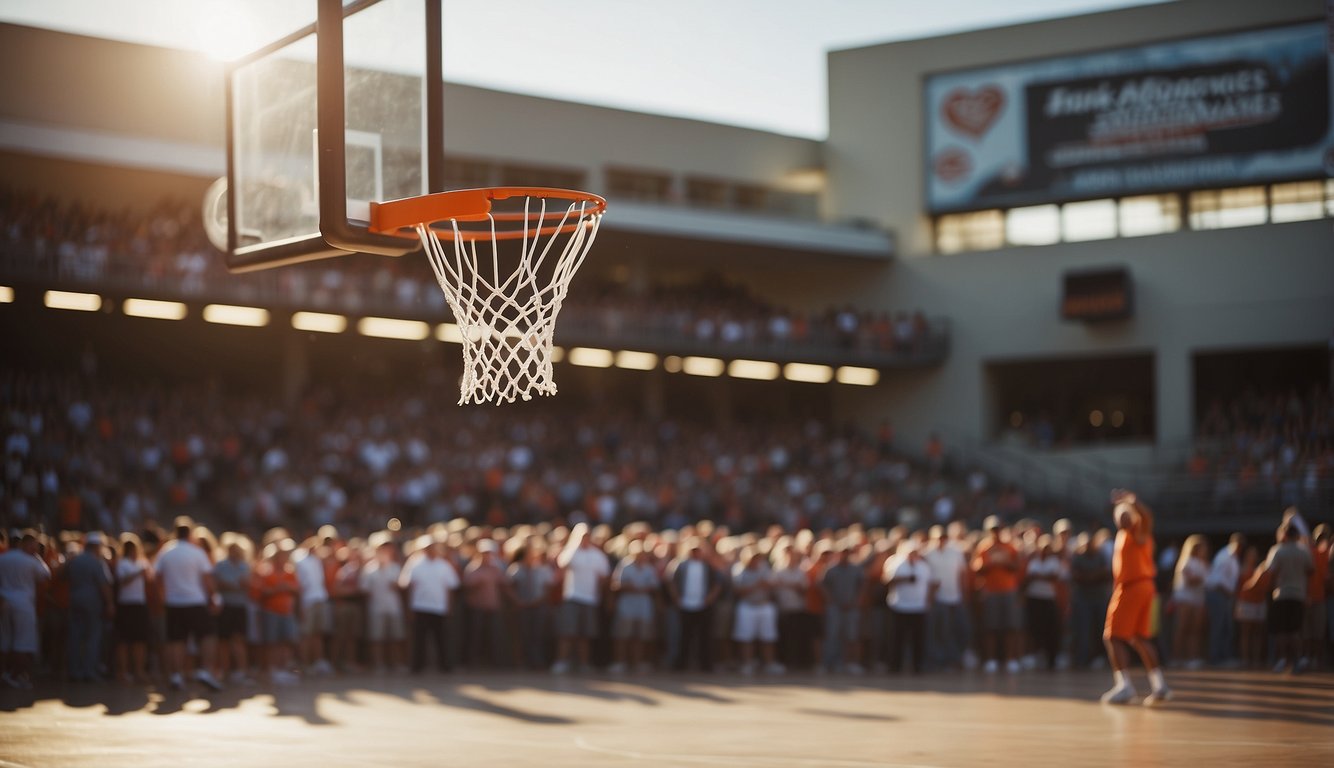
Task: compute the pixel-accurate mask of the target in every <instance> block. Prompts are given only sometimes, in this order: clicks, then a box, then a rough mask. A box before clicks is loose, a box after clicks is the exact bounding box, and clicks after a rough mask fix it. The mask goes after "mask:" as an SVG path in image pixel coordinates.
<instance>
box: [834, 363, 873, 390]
mask: <svg viewBox="0 0 1334 768" xmlns="http://www.w3.org/2000/svg"><path fill="white" fill-rule="evenodd" d="M834 378H835V379H836V380H837V381H838V383H839V384H856V385H858V386H862V387H874V386H875V385H876V384H879V383H880V371H877V370H876V369H874V368H858V367H857V366H855V365H845V366H843V367H842V368H839V369H838V371H837V372H836V373H835V374H834Z"/></svg>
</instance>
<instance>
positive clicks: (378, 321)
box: [357, 317, 431, 341]
mask: <svg viewBox="0 0 1334 768" xmlns="http://www.w3.org/2000/svg"><path fill="white" fill-rule="evenodd" d="M357 333H360V334H361V335H362V336H375V337H378V338H381V339H404V340H406V341H421V340H422V339H425V338H427V337H429V336H430V335H431V325H430V323H424V322H422V321H421V320H400V319H398V318H395V317H363V318H361V319H360V320H358V321H357Z"/></svg>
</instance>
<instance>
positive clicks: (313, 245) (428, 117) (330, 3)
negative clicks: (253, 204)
mask: <svg viewBox="0 0 1334 768" xmlns="http://www.w3.org/2000/svg"><path fill="white" fill-rule="evenodd" d="M380 1H381V0H355V1H354V2H349V3H347V4H346V5H345V4H344V3H343V0H317V2H318V5H317V18H316V20H315V22H314V23H313V24H307V25H305V26H303V27H301V28H299V29H297V30H294V31H293V32H291V33H289V34H287V35H284V36H283V37H281V38H279V39H277V40H275V41H273V42H271V43H269V44H268V45H265V46H263V47H262V48H260V49H258V50H256V51H253V52H252V53H250V54H249V55H247V56H244V57H242V58H240V59H237V60H236V61H234V62H232V63H231V64H230V65H229V66H228V67H227V69H226V75H225V77H226V84H225V95H226V105H225V110H224V116H225V119H226V133H225V137H226V143H227V147H226V149H227V179H228V180H229V183H228V185H227V214H228V215H227V251H226V262H227V268H228V269H229V270H231V271H232V272H237V273H240V272H253V271H257V270H263V269H272V268H274V267H281V266H287V265H290V264H298V263H301V262H306V261H313V260H316V259H326V258H330V257H335V256H345V255H348V254H350V253H372V254H379V255H384V256H402V255H405V254H407V253H411V252H413V251H416V250H419V249H420V247H421V246H420V244H419V243H413V242H411V241H406V240H404V239H402V238H398V237H392V236H389V235H383V234H374V233H371V232H370V231H369V229H368V228H367V227H364V226H354V225H353V224H352V223H351V222H350V220H349V218H348V205H347V136H346V134H345V129H346V126H347V119H346V117H347V112H346V109H347V99H346V93H345V79H344V78H345V71H344V63H345V57H344V31H343V25H344V22H345V20H346V19H347V18H348V17H350V16H353V15H354V14H357V13H360V12H361V11H364V10H366V9H367V8H370V7H372V6H374V5H376V4H377V3H379V2H380ZM420 2H422V3H423V5H424V10H425V24H424V29H423V30H422V34H424V35H425V42H426V48H425V59H426V60H425V62H424V72H423V80H424V82H423V100H422V110H423V111H424V121H423V122H424V127H423V130H424V131H425V136H424V142H423V143H424V144H425V154H426V157H425V170H426V191H427V192H441V191H444V186H443V185H444V176H445V153H444V76H443V65H444V56H443V41H442V37H443V36H442V31H441V24H442V22H443V10H442V0H420ZM413 31H414V30H404V33H405V34H411V33H412V32H413ZM312 34H313V35H315V38H316V53H315V68H316V105H317V106H316V109H317V116H316V127H317V131H316V134H317V135H316V138H315V151H316V158H315V166H316V171H317V175H318V179H319V183H318V190H317V202H318V208H319V232H318V233H317V234H310V235H301V236H296V237H289V238H286V239H281V240H276V241H272V242H266V243H260V244H256V245H241V241H240V236H239V233H238V228H237V227H238V222H239V219H240V217H239V216H238V215H237V212H238V208H237V198H236V195H237V190H236V184H235V183H231V182H232V181H233V180H235V179H236V178H237V170H238V159H237V157H236V152H237V141H236V140H237V136H236V109H237V102H236V100H237V94H236V87H235V86H236V74H237V72H238V70H240V69H241V68H243V67H246V66H249V65H251V64H253V63H255V62H257V61H259V60H261V59H263V58H265V57H267V56H269V55H270V54H273V53H275V52H277V51H279V50H281V49H283V48H285V47H287V46H289V45H292V44H294V43H297V42H299V41H300V40H302V39H304V38H306V37H308V36H310V35H312Z"/></svg>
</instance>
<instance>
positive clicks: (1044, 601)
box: [1024, 534, 1067, 669]
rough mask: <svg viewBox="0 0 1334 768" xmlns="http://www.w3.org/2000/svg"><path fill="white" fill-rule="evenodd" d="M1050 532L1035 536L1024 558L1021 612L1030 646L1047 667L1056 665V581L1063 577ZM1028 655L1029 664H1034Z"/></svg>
mask: <svg viewBox="0 0 1334 768" xmlns="http://www.w3.org/2000/svg"><path fill="white" fill-rule="evenodd" d="M1054 543H1055V542H1054V540H1053V539H1052V537H1051V536H1050V535H1045V534H1044V535H1043V536H1041V537H1039V538H1038V544H1037V547H1038V550H1037V552H1035V553H1034V554H1033V556H1032V557H1031V558H1029V560H1028V567H1027V568H1026V569H1025V572H1024V582H1025V585H1024V599H1025V608H1026V611H1025V613H1026V614H1027V616H1028V634H1029V638H1030V641H1031V642H1032V646H1031V647H1032V648H1033V649H1034V650H1038V651H1041V652H1042V653H1043V655H1044V656H1045V657H1046V661H1047V668H1048V669H1055V668H1056V656H1057V654H1059V653H1060V651H1061V618H1060V617H1061V612H1060V610H1059V609H1058V608H1057V604H1056V595H1057V588H1058V585H1059V584H1060V583H1061V582H1063V581H1065V580H1066V579H1067V573H1066V568H1065V562H1064V561H1062V560H1061V556H1060V555H1058V554H1056V552H1055V551H1053V547H1054ZM1029 658H1030V659H1032V663H1031V664H1030V665H1029V666H1030V667H1032V666H1036V665H1037V662H1036V659H1033V657H1029Z"/></svg>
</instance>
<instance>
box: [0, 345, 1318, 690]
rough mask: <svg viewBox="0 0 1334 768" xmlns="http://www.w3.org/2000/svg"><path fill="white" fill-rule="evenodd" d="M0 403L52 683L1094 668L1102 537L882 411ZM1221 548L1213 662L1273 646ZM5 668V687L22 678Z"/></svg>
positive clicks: (190, 390)
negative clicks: (863, 417) (726, 418)
mask: <svg viewBox="0 0 1334 768" xmlns="http://www.w3.org/2000/svg"><path fill="white" fill-rule="evenodd" d="M0 394H2V395H3V398H2V402H3V413H4V419H5V421H4V431H5V435H4V438H5V443H4V446H5V467H4V471H5V474H4V483H3V491H4V496H3V503H4V506H3V514H4V517H5V520H4V522H5V527H6V528H15V529H17V528H31V527H39V528H41V529H44V530H45V531H47V533H41V534H34V535H33V538H32V539H31V541H30V542H28V541H25V537H24V535H23V534H22V533H17V534H15V535H14V536H13V539H14V544H15V546H14V549H13V550H12V551H13V552H15V553H22V554H23V555H24V556H25V557H27V558H28V559H27V560H24V561H23V563H24V564H25V565H31V563H33V562H36V561H37V560H41V561H42V563H44V565H45V568H44V569H37V568H29V571H30V576H31V577H32V578H33V579H40V578H41V574H39V573H37V571H38V570H46V571H47V572H48V573H53V574H55V578H54V580H53V581H52V582H51V587H50V588H49V589H48V590H46V591H45V592H44V593H43V595H42V597H41V599H40V600H39V601H38V602H37V606H38V607H39V608H40V612H39V614H40V620H39V621H38V620H37V619H34V621H35V622H36V626H38V627H40V637H41V642H42V643H43V645H42V646H41V647H40V648H39V649H35V650H40V658H41V659H42V660H43V663H44V665H45V666H44V668H45V670H46V673H47V674H51V675H58V676H63V677H69V678H76V679H94V678H100V677H103V676H106V675H108V674H112V673H114V674H118V675H121V676H128V677H131V678H133V677H135V676H143V675H146V674H149V672H150V671H151V672H152V673H153V674H155V675H156V676H157V679H158V681H159V682H161V683H163V684H167V685H175V686H183V685H185V684H186V679H185V677H184V675H185V674H186V670H187V669H188V668H191V667H190V662H187V661H186V659H185V655H186V651H185V648H187V647H190V648H193V649H194V651H195V653H196V654H197V661H195V662H193V664H194V666H193V669H195V670H196V672H195V674H196V679H197V680H198V681H199V682H200V683H202V684H204V685H210V686H213V685H221V684H222V680H221V679H220V678H223V677H227V678H230V679H231V680H232V681H234V682H236V683H248V682H249V681H250V680H251V679H252V678H254V677H265V678H266V679H268V680H269V681H270V682H273V683H275V684H282V683H285V682H292V681H294V680H296V679H297V677H296V676H297V675H298V674H316V675H320V674H329V673H331V672H332V671H334V670H339V669H341V670H358V669H364V668H367V667H380V668H386V669H392V668H399V667H403V666H408V667H410V668H413V669H417V670H418V671H420V670H422V669H423V668H424V667H426V666H428V662H429V663H430V664H433V665H434V666H435V667H436V668H439V669H450V668H454V667H455V666H464V667H467V668H473V669H486V668H493V667H502V668H519V667H526V668H530V669H540V668H550V669H552V670H553V671H555V672H559V673H567V672H571V671H575V670H578V669H582V668H587V667H589V666H593V667H597V668H603V669H606V670H607V671H609V672H612V673H616V674H620V673H627V674H628V673H631V672H635V671H645V670H650V669H675V668H682V667H685V668H690V669H723V670H736V671H740V672H743V673H761V672H765V673H770V674H780V673H782V672H784V671H786V670H789V669H806V670H815V671H820V672H822V673H824V674H831V673H837V674H848V675H860V674H865V673H867V672H869V671H875V670H887V671H892V672H897V671H908V672H914V671H923V670H932V669H937V670H940V669H958V668H966V667H977V668H979V669H980V670H982V671H983V672H985V673H1000V672H1005V673H1008V674H1017V673H1021V672H1023V671H1025V670H1028V669H1034V668H1039V667H1041V668H1060V667H1066V666H1070V667H1084V666H1090V665H1099V664H1101V663H1103V662H1102V659H1103V654H1102V650H1101V643H1100V635H1101V628H1102V622H1103V615H1104V612H1105V609H1106V605H1107V598H1108V593H1109V591H1110V577H1111V553H1110V550H1111V539H1112V536H1111V532H1110V531H1108V530H1106V529H1105V528H1103V527H1102V525H1101V523H1099V522H1098V521H1093V522H1092V523H1084V524H1080V525H1078V526H1077V525H1076V524H1073V523H1072V522H1071V521H1069V520H1056V521H1054V522H1052V521H1051V519H1050V517H1046V518H1043V517H1042V516H1041V515H1037V514H1034V511H1033V510H1026V509H1025V506H1024V501H1023V497H1022V495H1021V494H1018V493H1017V491H1015V490H1014V489H1004V490H1001V491H999V492H998V491H994V490H991V489H990V488H988V483H987V481H986V478H985V476H983V475H981V474H980V473H970V474H968V475H966V476H965V477H964V478H963V479H961V480H958V481H956V479H955V476H954V475H953V474H952V473H951V472H950V471H949V470H948V467H947V465H946V462H945V458H944V457H945V452H944V449H943V446H942V445H941V443H940V441H939V440H938V439H934V438H933V440H932V444H931V445H930V446H928V447H927V450H925V451H924V453H925V455H926V457H927V459H926V461H925V462H921V463H918V462H915V461H909V460H907V459H906V458H904V457H903V456H902V455H900V454H899V452H897V451H896V450H895V447H894V440H893V435H892V430H891V429H890V427H889V425H888V424H887V423H886V424H881V425H878V426H877V427H876V428H875V429H873V430H859V429H853V428H843V429H839V428H835V427H832V426H830V425H827V424H821V423H814V422H813V423H801V424H777V425H767V426H763V427H761V426H750V425H736V426H731V427H723V428H718V427H712V428H706V427H704V426H701V425H695V424H689V423H678V422H674V421H666V420H663V421H651V420H646V419H640V418H634V417H632V416H629V415H626V414H616V413H610V412H601V413H598V414H596V415H595V416H594V415H569V414H561V413H559V412H557V411H544V410H541V409H522V410H520V409H496V408H477V409H455V408H444V409H433V408H430V407H428V405H427V403H426V402H424V401H422V400H420V399H415V398H414V396H413V395H412V394H411V393H404V392H396V391H385V390H383V389H380V390H377V391H375V392H374V393H367V392H361V391H358V390H357V388H356V386H355V385H353V384H347V385H346V386H344V387H342V388H339V389H317V390H313V391H312V392H310V393H308V394H307V395H306V396H305V397H304V398H302V399H301V400H300V402H298V403H297V404H296V405H295V406H294V407H291V408H282V407H280V406H279V404H278V403H276V402H274V401H273V400H271V399H268V398H265V397H262V396H260V395H247V394H244V393H242V392H239V391H234V390H232V389H228V390H223V389H221V388H214V387H210V386H207V385H186V384H182V385H178V386H176V387H173V388H171V389H170V390H164V389H157V388H155V387H153V386H151V385H144V384H142V383H126V384H117V383H115V382H113V381H107V380H105V377H100V378H97V377H90V376H89V375H88V374H86V373H85V374H74V373H71V374H56V373H51V372H45V373H25V372H21V371H15V370H8V371H5V372H4V373H3V374H0ZM182 513H192V514H193V515H194V516H195V517H197V518H199V519H200V521H207V525H201V524H196V523H194V522H193V521H190V520H188V519H184V518H181V517H180V515H181V514H182ZM170 520H174V521H175V523H173V527H172V528H171V529H164V527H163V523H164V522H165V521H170ZM701 521H702V522H701ZM1080 527H1083V528H1085V530H1083V531H1080V530H1079V528H1080ZM102 531H117V532H121V533H119V534H118V535H115V536H110V535H106V534H103V533H101V532H102ZM214 531H221V532H222V533H218V534H215V533H214ZM1315 538H1316V539H1317V542H1318V544H1317V546H1318V547H1326V549H1324V550H1320V549H1317V550H1315V551H1317V552H1324V553H1325V555H1324V558H1325V561H1327V559H1328V555H1327V551H1328V550H1327V543H1325V541H1326V539H1327V537H1325V535H1324V534H1323V533H1320V532H1317V533H1316V536H1315ZM186 541H189V542H193V544H190V545H187V544H185V543H183V542H186ZM185 546H190V547H192V549H184V547H185ZM195 548H197V549H198V554H189V555H188V556H187V555H181V554H177V555H172V556H171V557H167V554H168V553H170V552H172V551H173V550H176V549H181V551H182V552H189V553H194V549H195ZM1183 551H1184V553H1182V554H1180V555H1179V554H1178V553H1179V552H1183ZM1227 551H1229V552H1231V553H1232V554H1231V556H1232V557H1234V558H1235V559H1236V560H1237V564H1238V568H1237V571H1238V572H1237V574H1236V575H1235V577H1230V578H1225V579H1224V580H1223V582H1219V581H1218V580H1217V579H1215V580H1214V582H1212V583H1211V582H1209V580H1210V579H1212V578H1213V577H1212V576H1211V575H1210V574H1209V573H1204V574H1203V576H1204V579H1205V581H1204V582H1201V581H1200V578H1201V572H1200V569H1199V568H1198V567H1197V566H1191V565H1190V563H1193V562H1195V561H1198V560H1201V559H1202V558H1203V557H1205V556H1206V554H1207V553H1206V550H1205V548H1204V547H1203V546H1202V545H1201V543H1200V542H1198V541H1196V540H1190V541H1188V542H1187V545H1186V546H1184V547H1182V548H1180V549H1178V548H1177V547H1176V546H1175V545H1174V544H1173V543H1171V542H1164V546H1163V550H1162V552H1161V553H1160V554H1161V560H1160V573H1161V574H1163V575H1164V577H1165V578H1167V579H1168V581H1166V582H1165V583H1164V584H1163V585H1162V589H1161V591H1162V594H1164V596H1165V599H1164V603H1163V607H1164V625H1165V626H1167V627H1170V628H1171V635H1170V640H1169V642H1170V643H1171V649H1172V650H1173V651H1174V655H1172V658H1174V659H1175V660H1176V661H1177V662H1181V663H1191V662H1193V661H1194V660H1195V659H1197V658H1200V656H1201V654H1202V653H1203V651H1202V650H1201V648H1202V647H1203V646H1202V645H1201V643H1203V642H1204V640H1203V639H1202V638H1205V637H1206V635H1202V634H1200V633H1201V632H1203V631H1205V630H1204V629H1203V628H1208V629H1209V631H1210V632H1215V633H1216V632H1218V631H1225V632H1226V635H1227V637H1229V638H1231V637H1232V636H1233V633H1236V635H1237V636H1238V637H1239V638H1240V642H1241V643H1242V645H1241V646H1240V648H1239V650H1238V651H1237V652H1238V653H1241V654H1243V655H1242V658H1249V659H1250V660H1251V661H1252V662H1258V661H1260V660H1264V661H1269V660H1270V657H1269V656H1267V655H1266V653H1267V651H1266V650H1265V647H1264V641H1265V635H1264V634H1263V632H1261V633H1260V634H1259V635H1257V634H1256V633H1255V632H1254V631H1253V630H1254V626H1255V625H1254V622H1255V620H1256V619H1255V618H1254V613H1255V609H1254V607H1250V608H1244V606H1245V605H1251V606H1253V605H1254V604H1255V603H1256V602H1257V601H1258V602H1259V604H1260V605H1265V604H1266V603H1267V597H1266V596H1267V594H1268V591H1269V590H1268V587H1269V585H1268V584H1265V583H1262V582H1257V583H1251V580H1250V576H1248V574H1247V573H1246V571H1247V569H1251V572H1252V573H1254V566H1255V561H1256V560H1257V559H1258V558H1257V557H1256V553H1254V552H1252V553H1251V554H1249V555H1248V554H1247V552H1246V550H1245V549H1243V548H1242V547H1240V546H1234V547H1231V548H1230V549H1229V550H1227ZM88 553H91V559H90V558H89V557H88V556H85V555H87V554H88ZM81 556H82V557H83V559H82V560H80V559H79V558H80V557H81ZM1221 556H1222V553H1220V557H1221ZM164 558H166V559H165V560H164ZM1316 561H1320V558H1319V557H1317V558H1316ZM9 562H11V565H12V561H9ZM76 563H77V565H76ZM7 567H9V566H5V565H4V564H0V581H4V580H5V578H7V577H6V576H5V575H4V574H5V573H8V572H7V571H6V570H5V569H6V568H7ZM377 573H378V575H376V574H377ZM1323 573H1324V572H1323V571H1322V574H1323ZM204 574H211V575H210V576H208V577H207V578H205V577H204V576H203V575H204ZM179 578H185V579H186V580H187V582H188V583H191V584H193V585H194V586H193V587H192V588H190V589H184V590H182V589H177V588H175V587H173V586H172V584H171V582H172V580H174V579H179ZM1313 578H1315V577H1313ZM1320 578H1321V579H1323V578H1324V576H1323V575H1322V576H1321V577H1320ZM190 579H195V581H194V582H190V581H189V580H190ZM427 579H429V581H427ZM1224 582H1225V583H1227V584H1231V585H1232V592H1231V594H1232V595H1233V597H1232V600H1231V602H1230V603H1229V604H1228V609H1227V611H1226V614H1229V615H1232V616H1234V618H1236V619H1237V623H1236V624H1235V625H1233V626H1232V627H1231V628H1229V629H1227V630H1217V629H1215V628H1214V623H1215V622H1216V621H1218V618H1217V617H1218V616H1220V615H1223V614H1218V613H1217V611H1211V610H1210V609H1208V608H1207V607H1205V608H1201V609H1200V610H1199V611H1194V610H1193V608H1192V606H1195V605H1196V604H1197V602H1198V601H1196V602H1192V597H1193V595H1194V592H1195V591H1199V590H1198V589H1197V587H1199V586H1200V585H1201V584H1204V589H1205V592H1206V594H1208V592H1209V591H1210V590H1214V589H1221V587H1219V584H1220V583H1224ZM1321 583H1323V581H1322V582H1321ZM10 586H11V585H10V584H9V583H8V582H5V583H0V590H7V589H9V588H10ZM1307 594H1309V595H1310V596H1311V599H1312V600H1320V601H1323V599H1324V594H1323V593H1322V592H1317V591H1316V588H1315V587H1312V588H1311V591H1310V592H1309V593H1307ZM1169 596H1170V597H1169ZM5 599H6V601H8V602H12V598H11V597H8V596H7V597H6V598H5ZM1207 599H1209V600H1212V599H1214V598H1207ZM182 601H184V602H182ZM8 602H7V604H8ZM321 606H322V607H321ZM176 608H190V609H191V610H189V611H184V612H182V611H178V610H173V609H176ZM6 610H8V609H7V608H6ZM269 614H275V616H270V615H269ZM1243 614H1244V616H1243ZM35 615H38V614H35ZM173 617H174V618H173ZM1261 621H1263V619H1261ZM1248 622H1249V623H1248ZM21 623H22V622H20V624H21ZM12 625H13V624H12V622H11V624H7V625H6V626H12ZM1207 637H1213V635H1212V634H1211V635H1208V636H1207ZM185 641H193V643H194V644H193V645H192V646H186V645H185ZM1312 642H1317V641H1315V640H1314V639H1313V640H1312ZM1257 644H1258V645H1257ZM1210 647H1212V646H1210ZM1257 647H1258V648H1259V649H1260V650H1258V651H1257V650H1256V648H1257ZM1313 647H1314V646H1313ZM7 648H8V649H9V650H13V646H12V644H11V645H10V646H7ZM118 648H119V649H121V650H119V651H118V650H116V649H118ZM1321 653H1323V651H1321ZM13 658H14V659H16V658H18V657H13ZM1233 658H1234V653H1233V652H1231V651H1225V652H1223V655H1222V656H1221V657H1220V658H1218V659H1216V661H1217V663H1230V662H1232V660H1233ZM1310 658H1315V659H1318V658H1319V655H1318V654H1316V655H1313V656H1311V657H1310ZM13 663H14V664H17V666H12V665H11V668H10V669H9V672H11V676H10V679H11V680H13V681H15V682H16V684H17V683H18V682H19V681H20V680H21V679H22V675H24V674H27V671H26V669H27V668H26V666H24V663H21V662H18V661H14V662H13ZM16 676H18V677H16Z"/></svg>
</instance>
